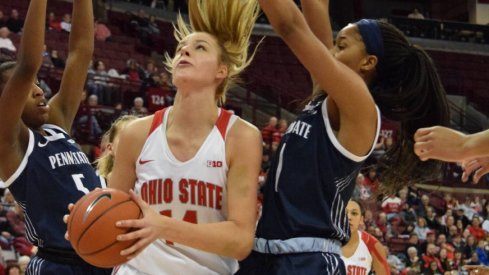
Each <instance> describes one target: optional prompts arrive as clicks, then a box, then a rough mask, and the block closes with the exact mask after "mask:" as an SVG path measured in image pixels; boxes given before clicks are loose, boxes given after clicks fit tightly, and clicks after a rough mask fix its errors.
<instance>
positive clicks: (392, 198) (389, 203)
mask: <svg viewBox="0 0 489 275" xmlns="http://www.w3.org/2000/svg"><path fill="white" fill-rule="evenodd" d="M381 207H382V211H384V213H386V214H387V220H388V221H390V220H391V219H393V218H399V212H400V211H401V199H400V198H399V197H397V196H396V195H394V194H392V195H389V196H385V198H384V200H383V201H382V204H381Z"/></svg>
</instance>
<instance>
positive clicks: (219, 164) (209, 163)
mask: <svg viewBox="0 0 489 275" xmlns="http://www.w3.org/2000/svg"><path fill="white" fill-rule="evenodd" d="M207 167H213V168H219V167H222V161H220V160H208V161H207Z"/></svg>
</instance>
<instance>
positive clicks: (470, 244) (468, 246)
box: [464, 235, 478, 259]
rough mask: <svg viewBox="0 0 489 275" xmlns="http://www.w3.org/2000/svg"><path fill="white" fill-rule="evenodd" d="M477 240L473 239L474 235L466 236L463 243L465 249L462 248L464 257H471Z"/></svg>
mask: <svg viewBox="0 0 489 275" xmlns="http://www.w3.org/2000/svg"><path fill="white" fill-rule="evenodd" d="M477 243H478V242H477V240H476V239H475V237H474V236H472V235H469V236H468V237H467V238H466V243H465V250H464V257H465V258H466V259H468V258H470V257H472V254H473V253H474V252H475V250H476V249H477Z"/></svg>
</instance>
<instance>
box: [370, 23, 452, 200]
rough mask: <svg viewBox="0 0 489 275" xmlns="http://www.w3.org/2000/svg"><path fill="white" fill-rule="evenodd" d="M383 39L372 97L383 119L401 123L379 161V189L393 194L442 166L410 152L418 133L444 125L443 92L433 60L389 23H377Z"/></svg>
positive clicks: (434, 173)
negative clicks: (424, 160) (423, 128)
mask: <svg viewBox="0 0 489 275" xmlns="http://www.w3.org/2000/svg"><path fill="white" fill-rule="evenodd" d="M377 23H378V26H379V28H380V30H381V33H382V38H383V40H384V56H383V60H382V66H381V67H380V68H377V79H376V81H375V82H374V84H373V85H372V88H371V90H372V95H373V97H374V99H375V102H376V103H377V105H378V106H379V108H380V110H381V113H382V115H383V116H384V117H385V118H387V119H389V120H393V121H397V122H399V123H400V132H399V135H398V137H399V138H398V140H397V142H396V143H395V144H394V146H393V147H392V148H391V149H390V150H389V151H387V152H386V154H385V155H384V156H383V157H382V158H381V160H380V162H379V168H380V173H381V182H382V187H383V188H382V189H383V191H386V192H388V193H394V192H396V191H397V190H398V189H400V188H401V187H402V186H404V185H406V184H413V183H416V182H420V181H426V180H428V179H435V178H438V176H439V175H440V173H441V168H442V163H441V162H438V161H426V162H422V161H420V160H419V158H418V157H417V156H416V155H415V154H414V150H413V145H414V140H413V135H414V133H415V132H416V130H417V129H419V128H421V127H428V126H434V125H443V126H448V123H449V109H448V103H447V99H446V94H445V90H444V88H443V86H442V84H441V81H440V78H439V76H438V73H437V71H436V68H435V65H434V64H433V61H432V60H431V58H430V57H429V56H428V54H427V53H426V52H425V51H424V50H423V49H421V48H419V47H417V46H415V45H411V44H410V43H409V42H408V40H407V39H406V37H405V36H404V35H403V34H402V32H401V31H399V30H398V29H397V28H395V27H394V26H393V25H391V24H389V23H385V22H377Z"/></svg>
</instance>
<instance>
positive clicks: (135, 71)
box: [121, 58, 143, 81]
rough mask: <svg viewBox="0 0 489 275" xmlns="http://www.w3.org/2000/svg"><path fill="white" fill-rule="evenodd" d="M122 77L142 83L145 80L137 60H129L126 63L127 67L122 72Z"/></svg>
mask: <svg viewBox="0 0 489 275" xmlns="http://www.w3.org/2000/svg"><path fill="white" fill-rule="evenodd" d="M121 74H122V75H126V76H127V77H126V79H128V80H132V81H140V80H141V79H143V71H142V70H141V68H140V66H139V64H138V63H137V62H136V60H134V59H132V58H129V59H128V60H127V61H126V67H125V68H124V69H122V71H121Z"/></svg>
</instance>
